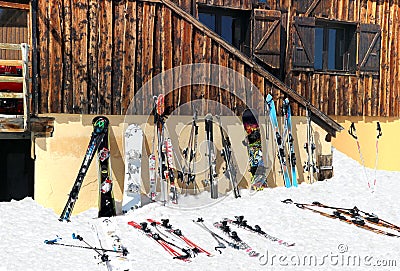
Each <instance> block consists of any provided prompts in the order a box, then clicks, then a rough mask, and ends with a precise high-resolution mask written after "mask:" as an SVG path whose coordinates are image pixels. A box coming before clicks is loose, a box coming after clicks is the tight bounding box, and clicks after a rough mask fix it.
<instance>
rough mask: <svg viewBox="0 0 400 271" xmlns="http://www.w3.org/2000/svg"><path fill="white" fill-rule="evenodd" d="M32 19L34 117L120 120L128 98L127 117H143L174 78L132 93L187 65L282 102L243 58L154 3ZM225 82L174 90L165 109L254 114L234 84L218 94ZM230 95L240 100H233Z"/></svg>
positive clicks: (53, 5)
mask: <svg viewBox="0 0 400 271" xmlns="http://www.w3.org/2000/svg"><path fill="white" fill-rule="evenodd" d="M38 18H39V22H38V27H39V39H38V43H39V44H38V48H39V50H40V52H39V53H40V60H39V61H40V63H39V67H40V78H39V79H40V81H39V87H40V97H39V105H40V106H39V111H40V113H48V112H49V113H91V114H117V115H118V114H125V113H126V111H127V109H128V106H129V104H130V102H131V100H132V99H133V98H135V110H136V112H134V113H137V114H140V113H144V112H148V111H147V110H148V109H149V108H151V107H152V103H153V98H152V97H153V95H154V94H156V92H155V91H154V89H159V88H160V87H161V88H163V89H172V88H176V86H178V85H180V83H181V82H180V80H182V78H180V77H178V76H176V77H173V78H166V79H165V80H161V81H159V82H158V81H157V82H156V83H157V84H162V85H161V86H159V85H157V86H152V88H149V89H148V91H144V92H139V90H140V88H141V87H142V86H143V85H144V84H145V83H146V82H149V80H150V79H152V78H154V77H155V76H157V75H158V74H160V73H162V72H165V71H167V70H170V69H171V68H176V67H180V66H181V65H184V64H192V63H212V64H218V65H221V66H223V67H229V68H231V69H232V70H235V71H237V72H238V73H240V74H242V75H243V76H245V77H246V78H247V79H249V80H251V81H253V82H254V84H255V86H256V87H257V88H258V89H259V90H260V91H261V94H260V95H264V94H265V93H269V92H272V93H274V94H275V95H276V97H278V96H279V97H283V93H281V92H280V91H279V88H277V87H273V84H272V83H271V82H268V80H266V79H265V78H264V76H262V75H261V74H260V73H258V72H257V71H255V70H254V69H253V68H252V66H251V65H250V64H249V63H246V62H245V61H243V58H238V57H237V55H236V54H235V53H232V51H229V50H228V49H227V48H226V47H225V46H223V45H221V43H220V42H219V41H218V40H215V39H213V38H211V37H210V35H208V34H206V33H205V32H204V29H201V28H198V27H195V26H194V25H193V24H192V23H190V22H189V21H188V20H187V19H185V18H183V17H182V16H180V15H179V14H177V13H175V12H173V11H171V9H170V8H168V7H166V6H165V5H163V4H162V3H157V2H153V1H127V0H123V1H111V0H90V1H87V0H76V1H68V0H54V1H44V0H41V1H39V10H38ZM182 72H183V74H185V71H182ZM208 72H210V73H212V72H213V71H208ZM193 76H204V74H194V75H193ZM229 80H230V78H229V76H228V75H227V74H222V73H221V79H220V82H221V83H220V84H221V87H222V88H219V87H215V86H207V85H193V86H185V87H181V88H177V89H175V90H174V91H172V92H171V93H170V94H169V95H168V96H167V98H166V102H167V107H169V110H171V111H172V110H174V109H175V108H177V107H179V106H180V105H183V104H185V103H186V102H189V101H191V100H194V99H208V100H213V101H218V102H220V103H221V104H224V105H226V106H227V107H228V108H231V109H232V110H233V111H234V112H235V113H236V114H240V113H241V112H242V111H243V109H244V108H245V104H246V105H249V106H253V107H255V108H256V109H258V110H259V111H261V112H262V110H263V104H262V100H261V101H259V100H257V99H256V98H255V97H256V95H253V93H252V90H249V89H245V86H244V85H243V83H242V82H237V83H236V84H234V87H233V89H230V90H229V91H230V92H231V93H228V92H227V91H224V90H223V88H224V87H226V86H227V85H228V83H229ZM135 94H136V96H135ZM236 94H237V95H238V96H240V97H244V98H245V99H244V100H240V99H237V98H236V97H235V95H236ZM137 95H140V96H137ZM261 97H262V96H261ZM215 106H218V105H215V104H207V103H206V104H205V107H204V108H198V109H199V110H200V113H206V112H208V111H210V110H211V111H212V110H214V111H215V110H217V108H208V107H215ZM215 112H218V111H215ZM180 113H181V114H191V110H186V111H185V110H183V109H182V110H181V112H180Z"/></svg>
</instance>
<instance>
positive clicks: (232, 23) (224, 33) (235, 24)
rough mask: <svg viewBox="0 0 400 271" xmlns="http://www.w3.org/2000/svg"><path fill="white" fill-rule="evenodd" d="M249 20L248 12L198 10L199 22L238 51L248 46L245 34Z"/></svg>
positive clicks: (218, 9) (219, 9)
mask: <svg viewBox="0 0 400 271" xmlns="http://www.w3.org/2000/svg"><path fill="white" fill-rule="evenodd" d="M249 20H250V12H249V11H236V10H228V9H221V8H212V9H210V8H207V7H204V8H199V21H200V22H202V23H203V24H204V25H206V26H207V27H208V28H209V29H211V30H212V31H214V32H216V33H217V34H218V35H220V36H221V37H222V38H223V39H224V40H226V41H227V42H229V43H230V44H232V45H233V46H235V47H236V48H238V49H240V50H243V46H248V45H247V44H246V43H247V42H246V32H247V28H248V25H249Z"/></svg>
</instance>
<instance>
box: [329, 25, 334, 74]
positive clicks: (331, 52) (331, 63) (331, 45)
mask: <svg viewBox="0 0 400 271" xmlns="http://www.w3.org/2000/svg"><path fill="white" fill-rule="evenodd" d="M335 63H336V29H328V69H329V70H334V69H335Z"/></svg>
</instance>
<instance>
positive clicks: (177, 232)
mask: <svg viewBox="0 0 400 271" xmlns="http://www.w3.org/2000/svg"><path fill="white" fill-rule="evenodd" d="M147 221H149V222H150V223H151V224H152V225H155V226H162V227H163V228H164V229H165V231H166V232H168V233H170V234H172V235H174V236H176V237H178V238H180V239H181V240H183V241H184V242H185V243H186V244H187V245H188V246H189V247H190V248H191V249H193V250H195V251H197V252H202V253H205V254H206V255H207V256H209V257H211V256H213V255H212V254H211V253H210V252H208V251H206V250H205V249H203V248H201V247H199V246H198V245H196V244H195V243H193V242H192V241H191V240H190V239H188V238H187V237H186V236H185V235H183V234H182V231H181V230H180V229H176V228H174V227H172V225H171V224H169V219H161V222H160V221H156V220H154V219H147Z"/></svg>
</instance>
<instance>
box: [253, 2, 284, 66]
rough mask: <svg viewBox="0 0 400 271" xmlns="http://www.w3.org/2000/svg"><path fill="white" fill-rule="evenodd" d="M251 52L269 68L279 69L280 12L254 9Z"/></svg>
mask: <svg viewBox="0 0 400 271" xmlns="http://www.w3.org/2000/svg"><path fill="white" fill-rule="evenodd" d="M253 14H254V16H253V20H254V31H253V53H254V56H255V57H257V58H258V59H259V60H261V61H262V62H264V63H265V64H267V65H269V66H270V67H271V68H274V69H279V67H280V65H279V64H280V53H281V48H280V47H281V42H280V40H281V12H280V11H279V10H263V9H255V10H254V13H253Z"/></svg>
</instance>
